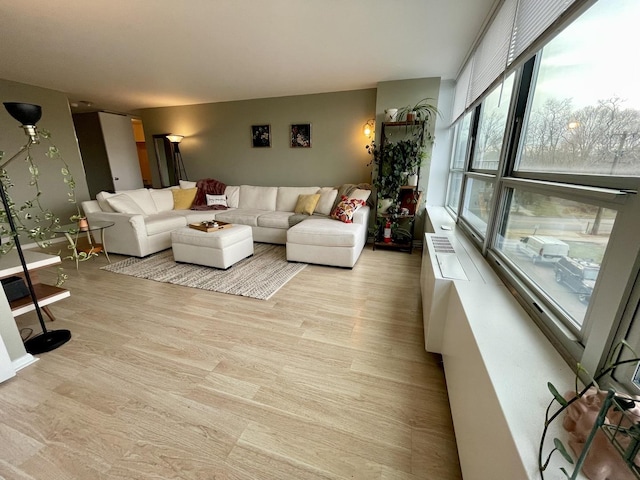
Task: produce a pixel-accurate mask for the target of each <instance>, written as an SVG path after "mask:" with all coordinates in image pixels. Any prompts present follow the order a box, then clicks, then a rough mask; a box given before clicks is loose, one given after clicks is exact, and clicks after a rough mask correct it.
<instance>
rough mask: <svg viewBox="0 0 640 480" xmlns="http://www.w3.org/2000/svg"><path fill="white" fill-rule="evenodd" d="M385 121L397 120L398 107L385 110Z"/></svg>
mask: <svg viewBox="0 0 640 480" xmlns="http://www.w3.org/2000/svg"><path fill="white" fill-rule="evenodd" d="M384 114H385V117H384V119H385V121H386V122H395V121H396V120H397V118H398V109H397V108H387V109H386V110H385V111H384Z"/></svg>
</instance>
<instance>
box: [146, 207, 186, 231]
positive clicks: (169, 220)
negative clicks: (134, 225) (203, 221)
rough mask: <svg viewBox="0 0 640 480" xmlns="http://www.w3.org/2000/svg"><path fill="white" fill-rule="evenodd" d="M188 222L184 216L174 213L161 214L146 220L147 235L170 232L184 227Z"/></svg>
mask: <svg viewBox="0 0 640 480" xmlns="http://www.w3.org/2000/svg"><path fill="white" fill-rule="evenodd" d="M186 224H187V220H186V219H185V218H184V216H182V215H176V214H175V212H174V211H169V212H161V213H157V214H155V215H151V216H150V217H147V218H145V221H144V226H145V228H146V230H147V235H157V234H158V233H165V232H170V231H171V230H175V229H176V228H180V227H184V226H185V225H186Z"/></svg>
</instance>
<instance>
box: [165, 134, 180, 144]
mask: <svg viewBox="0 0 640 480" xmlns="http://www.w3.org/2000/svg"><path fill="white" fill-rule="evenodd" d="M167 138H168V139H169V141H170V142H171V143H180V142H181V141H182V139H183V138H184V135H167Z"/></svg>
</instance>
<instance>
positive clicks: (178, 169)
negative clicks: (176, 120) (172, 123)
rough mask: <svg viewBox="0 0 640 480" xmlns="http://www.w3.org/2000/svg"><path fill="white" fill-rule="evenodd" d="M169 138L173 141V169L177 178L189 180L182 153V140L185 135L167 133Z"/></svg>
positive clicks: (177, 179)
mask: <svg viewBox="0 0 640 480" xmlns="http://www.w3.org/2000/svg"><path fill="white" fill-rule="evenodd" d="M167 138H168V139H169V141H170V142H171V146H172V148H173V171H174V175H175V180H176V182H178V181H179V180H187V170H186V169H185V168H184V162H183V161H182V154H181V153H180V142H181V141H182V139H183V138H184V135H173V134H171V135H167Z"/></svg>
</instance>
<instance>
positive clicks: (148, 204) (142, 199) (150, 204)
mask: <svg viewBox="0 0 640 480" xmlns="http://www.w3.org/2000/svg"><path fill="white" fill-rule="evenodd" d="M116 194H123V195H127V196H128V197H130V198H131V199H132V200H133V201H134V202H136V204H137V205H138V207H140V209H141V210H142V212H143V213H144V214H145V215H153V214H155V213H158V209H157V208H156V204H155V203H154V201H153V198H151V193H149V190H148V189H147V188H138V189H136V190H123V191H120V192H116Z"/></svg>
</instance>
